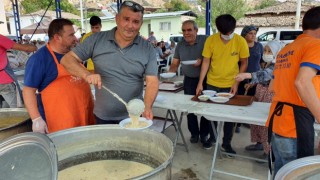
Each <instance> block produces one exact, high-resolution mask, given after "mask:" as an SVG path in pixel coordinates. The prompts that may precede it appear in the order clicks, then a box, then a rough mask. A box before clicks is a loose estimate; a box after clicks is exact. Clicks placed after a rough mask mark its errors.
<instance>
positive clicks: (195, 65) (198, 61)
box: [193, 58, 202, 67]
mask: <svg viewBox="0 0 320 180" xmlns="http://www.w3.org/2000/svg"><path fill="white" fill-rule="evenodd" d="M201 63H202V60H201V59H200V58H198V59H197V62H196V63H195V64H193V67H198V66H200V65H201Z"/></svg>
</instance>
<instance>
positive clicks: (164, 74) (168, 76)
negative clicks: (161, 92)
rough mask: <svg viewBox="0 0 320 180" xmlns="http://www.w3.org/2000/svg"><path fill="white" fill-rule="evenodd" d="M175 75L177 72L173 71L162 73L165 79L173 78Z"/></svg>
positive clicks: (161, 75)
mask: <svg viewBox="0 0 320 180" xmlns="http://www.w3.org/2000/svg"><path fill="white" fill-rule="evenodd" d="M175 76H176V73H172V72H170V73H161V74H160V77H162V78H165V79H168V78H173V77H175Z"/></svg>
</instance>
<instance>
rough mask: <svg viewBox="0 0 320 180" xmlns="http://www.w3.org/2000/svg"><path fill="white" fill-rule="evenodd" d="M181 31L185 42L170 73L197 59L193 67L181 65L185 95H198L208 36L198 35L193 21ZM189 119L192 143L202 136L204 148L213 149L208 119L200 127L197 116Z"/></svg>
mask: <svg viewBox="0 0 320 180" xmlns="http://www.w3.org/2000/svg"><path fill="white" fill-rule="evenodd" d="M181 29H182V33H183V40H182V41H180V42H179V43H178V44H177V47H176V50H175V53H174V56H173V61H172V63H171V65H170V70H169V72H176V71H177V70H178V68H179V66H180V62H184V61H188V60H195V59H196V60H197V62H196V63H195V64H193V65H184V64H182V65H181V67H182V71H183V72H184V75H185V76H184V80H183V84H184V86H183V88H184V94H188V95H196V88H197V85H198V82H199V75H200V70H201V63H202V58H203V57H202V50H203V46H204V43H205V41H206V39H207V36H205V35H197V34H198V25H197V23H196V22H195V21H193V20H187V21H184V22H183V23H182V28H181ZM204 83H205V82H204ZM187 119H188V129H189V131H190V133H191V138H190V142H191V143H198V141H199V136H200V141H201V143H202V145H203V148H205V149H210V148H211V147H212V143H211V139H210V140H209V139H208V134H209V131H210V130H209V128H210V126H211V125H210V122H209V121H208V120H207V119H206V118H204V117H201V120H200V127H199V125H198V119H197V116H196V115H194V114H188V115H187ZM211 138H213V137H211Z"/></svg>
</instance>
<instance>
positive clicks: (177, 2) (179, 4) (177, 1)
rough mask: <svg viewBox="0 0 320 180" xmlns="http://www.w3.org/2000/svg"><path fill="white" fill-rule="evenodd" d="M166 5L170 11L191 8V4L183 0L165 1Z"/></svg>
mask: <svg viewBox="0 0 320 180" xmlns="http://www.w3.org/2000/svg"><path fill="white" fill-rule="evenodd" d="M164 7H165V8H167V9H168V10H170V11H184V10H190V6H189V5H188V4H187V3H186V2H184V1H182V0H172V1H169V2H166V3H164Z"/></svg>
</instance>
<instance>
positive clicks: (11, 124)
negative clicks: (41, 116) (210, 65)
mask: <svg viewBox="0 0 320 180" xmlns="http://www.w3.org/2000/svg"><path fill="white" fill-rule="evenodd" d="M5 121H6V122H5ZM28 131H32V122H31V120H30V118H29V115H28V112H27V110H26V109H24V108H0V141H1V140H3V139H5V138H8V137H10V136H13V135H15V134H19V133H23V132H28Z"/></svg>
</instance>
